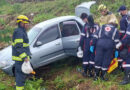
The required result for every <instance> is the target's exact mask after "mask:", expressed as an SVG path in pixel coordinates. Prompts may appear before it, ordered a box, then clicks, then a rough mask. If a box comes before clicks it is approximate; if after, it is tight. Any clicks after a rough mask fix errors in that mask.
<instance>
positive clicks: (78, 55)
mask: <svg viewBox="0 0 130 90" xmlns="http://www.w3.org/2000/svg"><path fill="white" fill-rule="evenodd" d="M77 57H79V58H82V57H83V50H82V49H81V47H79V48H78V52H77Z"/></svg>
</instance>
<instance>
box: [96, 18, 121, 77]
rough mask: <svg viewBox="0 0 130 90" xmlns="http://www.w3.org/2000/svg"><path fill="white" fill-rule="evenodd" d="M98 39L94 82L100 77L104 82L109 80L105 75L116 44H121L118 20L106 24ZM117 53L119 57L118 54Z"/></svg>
mask: <svg viewBox="0 0 130 90" xmlns="http://www.w3.org/2000/svg"><path fill="white" fill-rule="evenodd" d="M96 37H97V39H98V41H97V44H96V55H95V76H94V80H98V77H99V76H100V78H101V79H102V80H107V78H105V75H106V73H107V70H108V67H109V65H110V63H111V60H112V56H113V51H114V48H115V44H117V43H118V42H119V32H118V30H117V23H116V20H111V21H110V22H109V24H104V25H103V26H102V27H101V29H100V31H99V33H98V34H97V36H96ZM115 53H116V55H115V56H117V52H115ZM100 74H101V75H100Z"/></svg>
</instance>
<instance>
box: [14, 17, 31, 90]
mask: <svg viewBox="0 0 130 90" xmlns="http://www.w3.org/2000/svg"><path fill="white" fill-rule="evenodd" d="M29 23H30V21H29V19H28V17H27V16H25V15H19V16H18V17H17V25H18V28H16V29H15V31H14V33H13V37H12V60H14V61H15V81H16V90H24V84H25V80H26V74H24V73H23V72H22V70H21V66H22V64H23V62H24V61H26V62H28V61H29V60H30V56H31V52H30V49H29V39H28V36H27V33H26V30H27V29H28V27H29Z"/></svg>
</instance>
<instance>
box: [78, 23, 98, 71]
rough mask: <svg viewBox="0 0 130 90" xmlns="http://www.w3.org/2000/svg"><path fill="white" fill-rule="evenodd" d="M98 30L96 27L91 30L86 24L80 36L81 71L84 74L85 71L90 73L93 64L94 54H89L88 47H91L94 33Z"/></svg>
mask: <svg viewBox="0 0 130 90" xmlns="http://www.w3.org/2000/svg"><path fill="white" fill-rule="evenodd" d="M97 30H99V26H98V25H96V24H95V25H94V27H93V28H91V27H90V26H89V25H88V23H86V24H85V26H84V28H83V30H82V34H81V39H80V46H81V47H82V50H83V69H84V73H87V70H89V72H91V69H92V68H93V65H94V64H95V62H94V57H95V54H94V52H93V53H92V52H90V46H91V41H92V39H93V36H94V33H95V32H97Z"/></svg>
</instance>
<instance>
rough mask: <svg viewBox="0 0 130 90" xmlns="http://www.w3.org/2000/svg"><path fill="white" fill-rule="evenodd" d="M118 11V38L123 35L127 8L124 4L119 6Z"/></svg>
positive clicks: (126, 24) (125, 27) (125, 26)
mask: <svg viewBox="0 0 130 90" xmlns="http://www.w3.org/2000/svg"><path fill="white" fill-rule="evenodd" d="M118 12H120V15H121V16H122V18H121V20H120V39H122V38H123V36H124V35H125V32H126V29H127V26H128V23H127V20H126V18H127V8H126V6H125V5H122V6H120V8H119V9H118Z"/></svg>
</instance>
